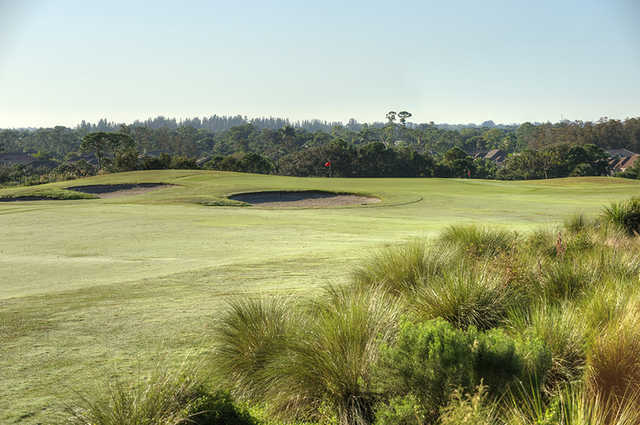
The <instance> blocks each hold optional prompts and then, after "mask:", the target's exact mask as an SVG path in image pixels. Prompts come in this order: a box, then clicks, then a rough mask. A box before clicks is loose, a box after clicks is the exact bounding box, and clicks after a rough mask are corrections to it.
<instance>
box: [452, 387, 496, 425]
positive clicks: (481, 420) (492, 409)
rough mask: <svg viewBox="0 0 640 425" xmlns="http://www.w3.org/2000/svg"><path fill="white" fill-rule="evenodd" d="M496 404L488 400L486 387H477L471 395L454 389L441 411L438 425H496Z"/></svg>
mask: <svg viewBox="0 0 640 425" xmlns="http://www.w3.org/2000/svg"><path fill="white" fill-rule="evenodd" d="M499 423H500V421H499V417H498V407H497V403H496V402H494V401H491V400H489V398H488V396H487V387H486V386H484V385H482V384H481V385H478V387H477V388H476V390H475V391H474V392H472V393H464V392H463V391H461V390H460V389H456V390H454V391H453V393H452V394H451V399H450V401H449V404H448V405H447V406H446V407H444V408H443V409H442V413H441V414H440V425H498V424H499Z"/></svg>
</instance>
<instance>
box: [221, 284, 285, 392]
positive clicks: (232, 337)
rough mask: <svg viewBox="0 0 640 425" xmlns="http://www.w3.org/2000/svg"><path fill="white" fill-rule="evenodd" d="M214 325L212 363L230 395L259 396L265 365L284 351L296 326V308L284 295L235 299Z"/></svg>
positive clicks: (265, 381) (265, 376)
mask: <svg viewBox="0 0 640 425" xmlns="http://www.w3.org/2000/svg"><path fill="white" fill-rule="evenodd" d="M228 307H229V308H228V311H227V313H226V314H224V315H223V316H222V318H221V320H220V321H219V322H218V323H217V324H216V332H215V336H216V359H215V360H216V364H217V366H218V370H219V371H222V373H221V374H220V376H219V379H220V380H223V381H225V382H227V383H228V384H229V386H230V387H231V388H232V389H233V394H234V395H236V396H238V397H240V398H243V399H251V398H255V397H258V398H260V397H262V396H263V395H264V394H265V392H266V391H268V389H269V387H270V385H271V379H272V377H271V376H269V375H268V374H267V373H266V372H265V368H266V367H267V366H268V365H270V364H271V363H272V362H273V361H275V360H276V359H277V358H278V356H281V355H283V354H284V352H285V351H286V350H288V344H289V343H290V338H292V337H293V336H294V327H295V326H296V325H297V324H296V323H295V319H294V318H293V315H294V314H295V313H296V311H297V310H296V309H295V308H294V306H293V305H292V302H291V301H290V300H287V299H285V298H277V297H271V298H262V299H247V300H241V299H235V300H232V301H230V302H229V304H228Z"/></svg>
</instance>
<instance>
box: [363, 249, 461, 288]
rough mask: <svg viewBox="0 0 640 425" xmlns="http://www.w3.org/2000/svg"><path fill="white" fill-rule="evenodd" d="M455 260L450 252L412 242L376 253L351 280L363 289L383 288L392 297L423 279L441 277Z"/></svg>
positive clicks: (453, 254)
mask: <svg viewBox="0 0 640 425" xmlns="http://www.w3.org/2000/svg"><path fill="white" fill-rule="evenodd" d="M455 260H456V255H455V253H454V252H453V251H452V250H450V249H443V248H442V247H438V248H434V247H432V246H430V245H429V243H428V242H427V241H412V242H409V243H406V244H403V245H399V246H393V247H389V248H386V249H384V250H381V251H379V252H378V253H376V254H375V255H373V256H372V258H371V259H370V260H369V261H367V262H366V263H364V264H362V265H360V266H359V267H357V268H356V269H355V270H354V272H353V273H352V281H353V282H354V283H355V284H356V285H361V286H365V287H371V286H383V287H384V288H385V289H386V290H388V291H389V292H391V293H392V294H396V295H402V294H405V293H406V292H407V291H410V290H411V289H413V288H415V287H416V286H418V284H420V283H421V282H423V281H425V280H429V279H431V278H433V277H436V276H441V275H442V274H443V273H444V272H445V270H447V268H448V267H449V266H450V265H451V264H453V263H454V262H455Z"/></svg>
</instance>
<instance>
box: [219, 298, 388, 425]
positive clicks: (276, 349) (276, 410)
mask: <svg viewBox="0 0 640 425" xmlns="http://www.w3.org/2000/svg"><path fill="white" fill-rule="evenodd" d="M271 306H272V307H273V304H271ZM279 308H280V306H279V305H278V306H277V307H276V310H277V313H276V314H271V313H269V314H268V315H267V316H269V317H273V316H275V317H276V318H278V319H277V320H276V322H278V323H281V320H280V318H281V317H282V314H285V312H284V311H282V310H279ZM288 309H293V310H296V311H297V313H298V314H297V315H292V316H289V317H290V318H291V322H289V324H290V326H288V325H287V326H286V327H285V328H283V327H281V326H280V325H277V326H275V328H276V329H278V332H274V333H270V332H266V335H267V337H268V338H270V337H271V336H272V335H275V336H276V337H275V338H273V339H272V340H273V341H274V342H273V343H270V344H268V345H264V344H260V338H262V337H261V336H259V335H260V334H262V333H265V332H264V331H263V328H264V321H263V320H258V324H257V326H256V327H257V328H258V329H259V332H258V333H255V332H244V331H243V332H234V333H233V336H232V337H231V335H229V337H230V338H228V337H226V336H224V335H225V333H224V332H225V330H224V326H223V327H222V328H221V329H220V330H221V331H222V335H223V338H222V339H221V340H220V343H219V344H218V347H217V352H218V353H222V352H225V351H226V352H227V354H224V356H226V357H227V360H226V361H225V362H221V363H219V364H218V368H219V372H220V373H221V374H229V375H234V376H238V377H240V378H241V381H239V382H238V384H239V385H238V384H237V385H236V391H238V390H240V392H241V393H242V394H246V395H249V396H250V398H252V399H253V400H254V401H257V402H260V403H263V404H264V405H265V407H266V409H267V411H268V412H269V413H271V414H272V415H274V416H275V417H277V418H280V419H282V420H302V419H304V420H318V419H322V417H323V415H325V416H326V414H327V413H326V412H329V414H330V415H331V417H332V418H334V419H335V420H336V421H337V422H338V423H340V424H343V425H363V424H368V423H371V421H372V417H373V404H374V401H375V397H374V393H373V390H372V388H371V376H370V375H371V368H372V365H373V364H374V363H375V362H376V360H377V357H378V353H379V350H378V346H379V344H381V343H383V342H384V341H387V340H389V339H390V338H391V336H392V334H393V330H394V329H395V326H396V323H397V319H398V314H399V313H400V305H399V303H398V301H397V298H396V297H391V296H389V295H388V292H386V291H384V290H383V289H380V288H377V287H372V288H366V289H364V288H353V287H344V288H328V289H327V290H326V292H325V294H324V295H323V296H321V297H319V298H318V299H316V300H313V301H312V302H310V303H300V304H298V305H297V306H295V307H294V306H289V307H288ZM236 310H237V309H231V310H230V312H229V313H228V317H226V318H225V319H223V321H222V323H232V324H235V323H237V322H238V319H239V318H238V317H237V316H238V312H237V311H236ZM252 310H255V309H252ZM252 316H257V317H258V318H259V317H260V316H262V314H253V315H252ZM242 317H244V315H242ZM250 317H251V316H250ZM281 330H282V332H281ZM256 336H257V338H256ZM229 345H230V346H231V347H227V346H229ZM237 347H243V348H245V349H248V350H249V354H248V358H249V361H243V359H242V357H243V355H244V354H243V352H242V350H238V349H237ZM254 347H259V354H260V355H259V356H256V355H255V354H253V353H254V352H256V353H257V352H258V351H254V350H255V349H254ZM233 359H236V361H235V362H234V361H233ZM256 360H258V361H256ZM230 383H231V384H232V385H233V382H230ZM238 386H239V387H238ZM325 419H326V418H325Z"/></svg>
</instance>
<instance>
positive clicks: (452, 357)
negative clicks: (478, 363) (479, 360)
mask: <svg viewBox="0 0 640 425" xmlns="http://www.w3.org/2000/svg"><path fill="white" fill-rule="evenodd" d="M472 345H473V338H472V337H471V336H470V335H469V334H467V333H465V332H463V331H461V330H459V329H456V328H454V327H453V326H452V325H451V324H450V323H448V322H445V321H444V320H442V319H436V320H430V321H427V322H423V323H418V324H414V323H411V322H409V321H405V322H403V323H402V324H401V326H400V330H399V333H398V335H397V338H396V341H395V343H394V344H393V345H388V346H383V347H382V349H381V358H380V363H379V365H378V369H377V371H376V380H377V382H378V384H379V391H380V392H381V393H383V394H389V395H392V396H393V395H395V396H406V395H409V394H413V395H415V397H417V399H418V400H419V402H420V404H421V405H422V406H423V407H424V410H425V414H426V416H427V417H428V418H429V420H435V419H436V418H437V415H438V412H439V410H440V407H441V406H443V405H444V404H445V403H446V401H447V399H448V397H449V394H450V391H452V390H454V389H455V388H458V387H462V388H464V389H468V388H470V387H471V386H472V384H473V382H474V378H475V377H474V372H473V363H474V356H473V352H472V349H471V347H472Z"/></svg>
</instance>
